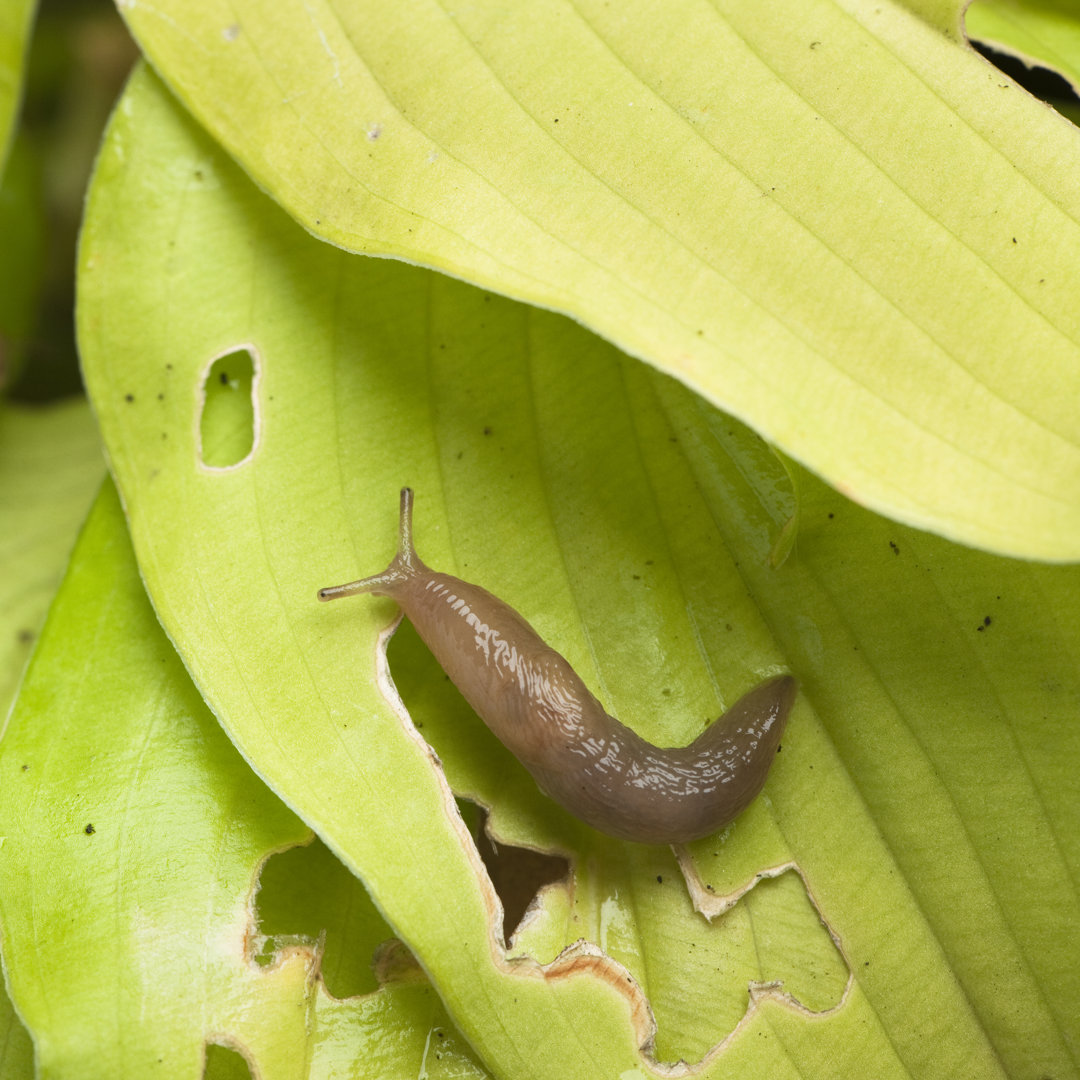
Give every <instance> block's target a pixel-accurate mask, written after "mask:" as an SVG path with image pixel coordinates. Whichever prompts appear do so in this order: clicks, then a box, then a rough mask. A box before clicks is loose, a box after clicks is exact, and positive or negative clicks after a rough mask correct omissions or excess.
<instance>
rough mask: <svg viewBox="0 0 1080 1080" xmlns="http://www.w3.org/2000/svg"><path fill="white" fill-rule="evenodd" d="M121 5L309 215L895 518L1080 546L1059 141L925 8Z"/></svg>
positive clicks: (1065, 160)
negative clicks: (498, 304)
mask: <svg viewBox="0 0 1080 1080" xmlns="http://www.w3.org/2000/svg"><path fill="white" fill-rule="evenodd" d="M120 6H121V9H122V10H123V12H124V14H125V17H126V18H127V20H128V22H129V25H130V26H131V28H132V30H133V32H134V33H135V35H136V37H137V38H138V39H139V41H140V43H141V45H142V46H143V48H144V49H145V50H146V52H147V54H148V55H149V56H150V58H151V59H152V60H153V62H154V65H155V67H156V68H157V70H158V71H160V72H161V73H162V74H163V76H164V77H165V79H166V80H167V82H168V83H169V84H170V85H171V86H172V88H173V89H174V90H175V91H176V92H177V93H178V95H179V96H180V97H181V99H182V100H183V101H184V102H185V103H186V104H187V105H188V106H189V107H190V108H191V110H192V111H193V112H194V114H195V115H196V116H197V117H198V118H199V120H200V121H201V122H202V123H203V124H204V125H206V127H207V128H208V129H209V130H210V131H211V132H212V133H213V134H214V135H215V137H216V138H217V139H218V140H219V141H220V142H221V143H222V144H223V145H224V146H225V147H226V148H227V149H228V151H229V152H230V153H231V154H233V155H234V156H235V157H236V158H237V159H238V160H239V161H240V162H241V163H242V165H243V166H244V168H245V169H247V170H248V172H249V173H251V175H252V176H253V177H254V178H255V179H256V181H257V182H258V184H259V185H260V186H261V187H263V188H264V189H265V190H267V191H268V192H270V194H271V195H272V196H273V197H274V198H275V199H277V200H278V201H279V202H280V203H281V205H282V206H284V207H285V208H286V209H287V210H288V212H289V213H290V214H292V215H293V216H294V217H295V218H296V219H297V220H298V221H300V222H301V223H302V224H303V225H304V226H305V227H306V228H307V229H309V230H310V231H311V232H313V233H315V234H316V235H318V236H322V237H324V238H325V239H328V240H330V241H331V242H333V243H335V244H339V245H341V246H342V247H344V248H346V249H349V250H353V251H364V252H372V253H375V254H381V255H391V256H395V257H400V258H403V259H405V260H407V261H413V262H419V263H423V264H425V265H429V266H432V267H435V268H436V269H439V270H444V271H446V272H448V273H450V274H452V275H454V276H457V277H461V278H464V279H466V280H468V281H472V282H475V283H478V284H480V285H483V286H485V287H488V288H491V289H494V290H496V291H498V292H501V293H504V294H507V295H509V296H513V297H517V298H521V299H524V300H527V301H529V302H531V303H533V304H536V305H539V306H541V307H546V308H552V309H555V310H557V311H563V312H566V313H569V314H571V315H572V316H574V317H575V318H576V319H579V320H580V321H582V322H584V323H585V324H586V325H588V326H590V327H591V328H593V329H594V330H596V331H597V332H598V333H600V334H602V335H603V336H605V337H606V338H608V339H609V340H611V341H613V342H614V343H615V344H617V345H618V346H619V347H620V348H622V349H624V350H625V351H626V352H628V353H629V354H631V355H633V356H637V357H640V358H642V359H644V360H646V361H648V362H649V363H651V364H653V365H655V366H656V367H658V368H660V369H661V370H663V371H666V372H669V373H671V374H673V375H675V376H676V377H677V378H678V379H680V380H681V381H682V382H684V383H685V384H686V385H688V386H689V387H691V388H692V389H694V390H696V391H698V392H699V393H701V394H702V395H704V396H705V397H706V398H708V399H709V400H710V401H712V402H714V403H715V404H717V405H719V406H721V407H722V408H724V409H726V410H727V411H729V412H731V413H733V414H734V415H736V416H739V417H741V418H742V419H744V420H746V421H747V422H748V423H749V424H750V425H751V426H752V427H753V428H755V429H756V430H757V431H759V432H761V433H762V434H763V435H765V436H766V437H767V438H768V439H769V440H771V441H772V442H773V443H775V444H777V445H778V446H780V447H781V448H782V449H783V450H784V451H785V452H787V453H788V454H790V455H792V456H793V457H794V458H796V459H798V460H799V461H802V462H803V463H805V464H806V465H808V466H810V467H811V468H812V469H813V470H814V471H815V472H816V473H818V474H819V475H821V476H823V477H824V478H825V479H826V480H827V481H828V482H829V483H831V484H832V485H834V486H835V487H836V488H838V489H839V490H840V491H841V492H844V493H846V494H848V495H850V496H851V497H852V498H854V499H855V500H857V501H858V502H860V503H863V504H865V505H867V506H870V507H872V508H875V509H878V510H880V511H882V512H884V513H886V514H889V515H891V516H893V517H895V518H897V519H898V520H901V521H904V522H908V523H911V524H915V525H918V526H920V527H923V528H928V529H932V530H935V531H938V532H940V533H942V534H944V535H946V536H949V537H952V538H955V539H959V540H962V541H964V542H965V543H969V544H974V545H977V546H980V547H986V548H989V549H991V550H996V551H1001V552H1005V553H1011V554H1015V555H1022V556H1030V557H1035V558H1041V559H1049V560H1069V559H1077V558H1080V495H1078V492H1080V440H1078V435H1080V429H1078V424H1077V413H1076V409H1075V408H1074V403H1075V401H1076V400H1077V399H1078V397H1080V349H1078V343H1080V317H1078V315H1077V307H1076V304H1075V296H1076V291H1077V283H1078V282H1080V225H1078V221H1080V189H1078V188H1077V185H1076V183H1075V178H1076V176H1077V175H1080V135H1078V133H1077V132H1076V130H1075V129H1074V128H1073V127H1072V126H1071V125H1069V124H1067V123H1066V122H1065V121H1063V120H1062V119H1061V118H1060V117H1059V116H1057V115H1056V114H1052V113H1050V112H1048V111H1047V110H1046V109H1045V108H1043V107H1042V106H1041V105H1040V104H1039V103H1038V102H1037V101H1035V100H1034V99H1033V98H1031V97H1030V96H1029V95H1027V94H1026V93H1025V92H1024V91H1022V90H1020V89H1019V88H1018V87H1016V86H1015V85H1014V84H1012V83H1011V82H1010V81H1009V80H1008V79H1007V78H1006V77H1004V76H1003V75H1001V73H1000V72H998V71H997V70H996V69H995V68H993V67H991V66H990V65H989V64H988V63H987V62H986V61H984V60H983V59H982V58H981V57H979V56H978V55H977V54H976V53H975V52H974V51H973V50H972V49H971V48H970V47H969V46H968V45H967V43H966V42H965V41H961V40H958V39H959V30H958V19H959V12H960V7H961V5H960V4H959V3H958V2H955V0H924V2H922V3H919V4H912V5H910V6H908V5H905V4H903V3H900V2H899V0H842V2H840V3H832V2H827V0H814V2H812V3H809V4H807V3H805V2H799V3H794V2H792V0H769V2H765V3H745V2H743V0H720V2H714V3H707V2H704V0H677V2H670V3H665V4H663V5H657V4H655V3H651V2H647V0H636V2H629V3H620V4H609V3H607V2H606V0H586V2H582V3H576V4H568V3H566V2H565V0H544V2H541V3H531V4H517V5H509V6H508V5H506V4H504V3H500V2H496V0H482V2H478V3H470V4H464V5H452V6H447V5H443V4H440V3H436V2H434V0H410V2H407V3H402V2H399V0H394V2H387V0H320V2H318V3H310V2H308V0H288V2H285V3H274V4H267V3H262V2H258V0H243V2H240V3H234V2H231V0H230V2H225V0H200V2H198V3H192V2H191V0H137V2H136V0H121V3H120ZM912 8H914V12H913V10H912ZM1035 358H1037V359H1035Z"/></svg>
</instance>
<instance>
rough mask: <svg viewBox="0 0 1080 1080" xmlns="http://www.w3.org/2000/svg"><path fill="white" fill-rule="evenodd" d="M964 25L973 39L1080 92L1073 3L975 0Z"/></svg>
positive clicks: (1079, 17)
mask: <svg viewBox="0 0 1080 1080" xmlns="http://www.w3.org/2000/svg"><path fill="white" fill-rule="evenodd" d="M965 21H966V24H967V29H968V33H970V34H971V36H972V37H976V38H979V39H980V40H982V41H986V42H989V43H991V44H992V45H993V46H994V47H995V48H998V49H1003V50H1004V51H1005V52H1009V53H1012V54H1013V55H1014V56H1019V57H1020V58H1021V59H1022V60H1024V61H1025V62H1026V63H1028V64H1041V65H1042V66H1043V67H1048V68H1050V69H1052V70H1053V71H1057V72H1060V73H1061V74H1062V75H1063V76H1064V77H1065V78H1066V79H1068V80H1069V81H1070V82H1071V83H1072V84H1073V86H1074V87H1076V88H1080V12H1078V11H1077V8H1076V4H1075V3H1073V2H1072V0H975V3H973V4H972V5H971V7H969V8H968V10H967V13H966V15H965Z"/></svg>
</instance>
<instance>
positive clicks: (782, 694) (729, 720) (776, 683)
mask: <svg viewBox="0 0 1080 1080" xmlns="http://www.w3.org/2000/svg"><path fill="white" fill-rule="evenodd" d="M798 689H799V684H798V683H797V682H796V681H795V679H794V678H792V676H790V675H778V676H776V677H775V678H772V679H766V680H765V682H763V683H761V685H760V686H755V687H754V689H753V690H751V691H749V693H746V694H744V695H743V696H742V697H741V698H739V700H738V701H736V702H735V704H734V705H732V706H731V708H730V709H728V711H727V712H726V713H724V715H723V716H721V717H720V718H719V719H718V720H717V721H716V722H715V723H714V724H712V725H711V726H710V727H707V728H706V729H705V730H704V731H703V732H702V733H701V734H700V735H699V736H698V737H697V739H695V740H694V742H693V743H691V744H690V745H691V746H692V747H693V749H694V750H695V751H698V752H699V753H703V754H706V755H708V754H712V753H715V752H716V751H717V750H723V751H724V752H728V751H729V750H730V749H736V750H737V751H738V752H739V754H740V756H741V757H743V759H744V760H745V761H746V763H747V766H748V770H749V772H754V771H755V770H758V769H759V770H760V773H761V780H760V782H759V783H758V787H760V786H761V784H762V783H764V782H765V774H766V773H767V772H768V771H769V766H770V765H771V764H772V759H773V757H774V756H775V754H776V747H777V746H778V745H779V743H780V737H781V736H782V735H783V734H784V728H785V727H786V726H787V721H788V715H789V713H790V712H791V706H792V705H793V704H794V702H795V695H796V693H797V692H798ZM755 794H756V792H755Z"/></svg>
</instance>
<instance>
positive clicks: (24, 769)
mask: <svg viewBox="0 0 1080 1080" xmlns="http://www.w3.org/2000/svg"><path fill="white" fill-rule="evenodd" d="M29 768H30V766H29V765H24V766H23V767H22V771H23V772H27V771H28V770H29Z"/></svg>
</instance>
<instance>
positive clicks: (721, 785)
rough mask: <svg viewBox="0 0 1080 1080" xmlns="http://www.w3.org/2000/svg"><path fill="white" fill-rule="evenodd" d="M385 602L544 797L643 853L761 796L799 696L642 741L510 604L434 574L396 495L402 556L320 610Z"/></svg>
mask: <svg viewBox="0 0 1080 1080" xmlns="http://www.w3.org/2000/svg"><path fill="white" fill-rule="evenodd" d="M355 593H376V594H378V595H381V596H389V597H391V598H392V599H393V600H394V601H396V602H397V604H398V605H399V606H400V607H401V609H402V610H403V611H404V613H405V614H406V615H407V616H408V617H409V621H410V622H411V623H412V624H413V626H414V627H415V628H416V631H417V633H418V634H419V635H420V637H421V638H423V640H424V642H425V644H426V645H427V647H428V648H429V649H430V650H431V652H432V653H433V654H434V656H435V659H436V660H438V662H439V664H440V665H441V666H442V668H443V670H444V671H445V672H446V674H447V675H449V676H450V679H451V680H452V681H453V683H454V685H455V686H457V688H458V689H459V690H460V691H461V693H462V694H463V695H464V697H465V699H466V700H467V701H468V702H469V704H470V705H471V706H472V707H473V709H474V710H475V711H476V713H477V714H478V715H479V716H480V718H481V719H482V720H483V721H484V723H485V724H487V726H488V727H489V728H490V729H491V730H492V732H493V733H494V734H495V735H496V736H497V737H498V739H499V740H500V741H501V742H502V743H503V744H504V745H505V746H506V747H507V748H508V749H509V750H510V752H511V753H512V754H513V755H514V756H515V757H516V758H518V760H519V761H520V762H521V763H522V764H523V765H524V766H525V767H526V768H527V769H528V770H529V772H531V773H532V775H533V776H534V777H535V779H536V782H537V784H539V785H540V788H541V790H542V791H544V792H545V793H546V794H547V795H549V796H550V797H551V798H553V799H554V800H555V801H556V802H558V803H559V804H561V805H562V806H563V807H565V808H566V809H567V810H569V811H570V813H571V814H574V815H575V816H576V817H578V818H580V819H581V820H582V821H585V822H587V823H588V824H589V825H591V826H593V827H594V828H596V829H599V830H600V831H601V832H605V833H608V834H609V835H611V836H616V837H619V838H620V839H623V840H637V841H639V842H641V843H646V844H675V843H681V842H683V841H687V840H695V839H697V838H698V837H701V836H706V835H708V834H709V833H712V832H715V831H716V830H717V829H719V828H721V827H722V826H724V825H726V824H727V823H728V822H729V821H731V820H732V819H733V818H734V817H735V816H736V815H737V814H738V813H739V812H740V811H741V810H742V809H743V808H744V807H745V806H746V805H747V804H748V803H749V802H750V801H751V800H752V799H753V798H754V796H755V795H757V793H758V792H759V791H760V790H761V787H762V785H763V784H764V783H765V776H766V774H767V773H768V771H769V766H770V765H771V764H772V759H773V756H774V755H775V753H776V748H777V746H778V744H779V742H780V736H781V734H782V733H783V730H784V726H785V724H786V723H787V718H788V713H789V712H790V711H791V706H792V702H793V701H794V699H795V693H796V689H797V685H796V682H795V680H794V678H792V677H791V676H790V675H780V676H777V677H775V678H772V679H768V680H766V681H765V682H763V683H762V684H761V685H760V686H757V687H755V688H754V689H753V690H751V691H750V692H749V693H747V694H744V695H743V697H741V698H740V699H739V700H738V701H737V702H735V704H734V705H733V706H732V707H731V708H730V709H728V711H727V712H726V713H724V715H723V716H722V717H720V719H719V720H717V721H716V722H715V723H713V724H712V725H710V726H709V727H708V728H706V729H705V731H703V732H702V733H701V734H700V735H699V736H698V737H697V738H696V739H695V740H694V741H693V742H692V743H690V745H689V746H678V747H669V748H662V747H658V746H653V745H652V744H651V743H649V742H646V741H645V740H644V739H643V738H641V736H639V735H637V734H635V733H634V732H633V731H631V730H630V729H629V728H628V727H626V726H625V725H623V724H621V723H619V721H618V720H616V719H615V718H614V717H613V716H609V715H608V714H607V712H605V711H604V709H603V707H602V706H601V704H600V702H599V701H597V700H596V698H595V697H594V696H593V695H592V694H591V693H590V692H589V690H588V688H587V687H586V686H585V684H584V683H583V682H582V681H581V679H580V678H579V677H578V675H577V674H576V673H575V671H574V669H573V668H572V667H571V666H570V665H569V663H567V661H566V660H565V659H563V657H562V656H560V655H559V654H558V653H557V652H555V650H554V649H552V648H551V647H550V646H548V645H547V644H546V643H545V642H544V641H543V640H542V639H541V638H540V636H539V635H538V634H537V633H536V631H535V630H533V629H532V627H531V626H529V624H528V623H527V622H526V621H525V620H524V619H523V618H522V617H521V616H520V615H519V614H518V613H517V612H516V611H514V609H513V608H511V607H510V606H509V605H507V604H504V603H503V602H502V601H501V600H500V599H498V597H495V596H492V594H491V593H489V592H488V591H487V590H486V589H482V588H480V586H479V585H470V584H468V583H467V582H465V581H461V580H460V579H459V578H455V577H451V576H450V575H449V574H440V573H436V572H435V571H434V570H430V569H429V568H428V567H427V566H425V565H424V563H423V562H421V561H420V558H419V557H418V556H417V554H416V551H415V549H414V548H413V544H412V490H411V489H410V488H403V489H402V492H401V537H400V542H399V545H398V553H397V555H396V556H395V557H394V560H393V562H391V563H390V565H389V566H388V567H387V569H386V570H384V571H383V572H382V573H381V574H376V575H375V576H374V577H368V578H362V579H361V580H360V581H353V582H350V583H349V584H347V585H335V586H333V587H331V588H327V589H320V590H319V599H320V600H334V599H337V598H338V597H341V596H352V595H353V594H355Z"/></svg>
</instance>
